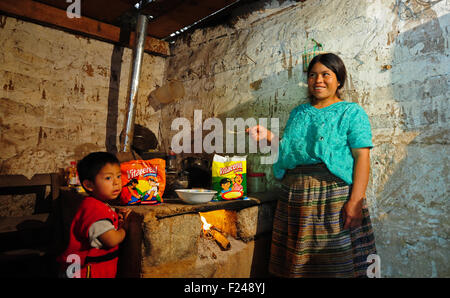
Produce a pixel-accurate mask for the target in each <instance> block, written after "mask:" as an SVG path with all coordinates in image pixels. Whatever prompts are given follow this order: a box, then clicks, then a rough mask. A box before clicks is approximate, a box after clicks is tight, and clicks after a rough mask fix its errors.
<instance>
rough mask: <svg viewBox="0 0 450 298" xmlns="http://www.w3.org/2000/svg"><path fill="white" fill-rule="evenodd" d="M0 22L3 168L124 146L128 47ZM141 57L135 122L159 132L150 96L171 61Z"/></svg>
mask: <svg viewBox="0 0 450 298" xmlns="http://www.w3.org/2000/svg"><path fill="white" fill-rule="evenodd" d="M0 24H1V25H0V174H24V175H26V176H28V177H31V176H32V175H33V174H35V173H48V172H55V171H58V169H60V168H65V167H67V166H69V165H70V161H71V160H79V159H81V158H82V157H83V156H84V155H85V154H87V153H89V152H91V151H96V150H106V149H108V150H111V148H114V147H116V148H119V133H120V132H121V131H122V130H123V128H124V117H125V115H126V102H127V92H128V83H129V73H130V63H131V59H132V53H131V52H132V51H131V49H128V48H121V47H116V48H115V47H114V46H113V45H112V44H109V43H105V42H101V41H97V40H93V39H89V38H85V37H81V36H77V35H74V34H69V33H65V32H62V31H59V30H54V29H51V28H48V27H43V26H40V25H36V24H32V23H28V22H23V21H21V20H18V19H15V18H11V17H5V16H1V22H0ZM143 63H144V67H143V71H142V76H141V80H140V86H139V94H138V95H139V96H138V104H137V105H138V107H137V112H136V123H138V124H141V125H144V126H146V127H148V128H149V129H151V130H152V131H153V132H154V133H155V134H158V129H159V122H160V111H155V110H154V109H153V108H152V107H151V106H149V105H148V100H147V97H148V95H149V94H150V92H151V91H152V90H153V89H155V86H156V85H162V79H163V77H164V71H165V63H166V62H165V59H164V58H161V57H155V56H152V55H149V54H144V61H143ZM107 147H111V148H107Z"/></svg>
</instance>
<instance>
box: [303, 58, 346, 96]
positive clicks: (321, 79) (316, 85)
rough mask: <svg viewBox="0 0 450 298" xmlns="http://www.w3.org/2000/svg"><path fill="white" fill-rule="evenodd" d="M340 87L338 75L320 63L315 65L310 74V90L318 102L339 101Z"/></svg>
mask: <svg viewBox="0 0 450 298" xmlns="http://www.w3.org/2000/svg"><path fill="white" fill-rule="evenodd" d="M338 87H339V82H338V80H337V77H336V74H335V73H334V72H333V71H332V70H331V69H329V68H328V67H326V66H325V65H323V64H322V63H320V62H317V63H316V64H314V66H313V67H312V69H311V72H310V73H309V74H308V90H309V92H310V93H311V95H312V96H314V98H316V99H318V100H327V99H331V100H334V99H337V95H336V91H337V88H338Z"/></svg>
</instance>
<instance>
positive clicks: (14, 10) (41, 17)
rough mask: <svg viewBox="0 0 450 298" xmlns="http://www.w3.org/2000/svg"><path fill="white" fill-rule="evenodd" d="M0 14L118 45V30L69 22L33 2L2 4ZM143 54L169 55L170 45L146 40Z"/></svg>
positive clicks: (96, 23) (22, 0)
mask: <svg viewBox="0 0 450 298" xmlns="http://www.w3.org/2000/svg"><path fill="white" fill-rule="evenodd" d="M0 12H5V13H7V14H9V15H12V16H14V17H18V18H25V19H26V20H29V21H32V22H37V23H39V24H42V25H51V26H53V27H56V28H58V29H63V30H65V31H69V32H73V33H77V34H80V35H85V36H88V37H92V38H96V39H99V40H102V41H106V42H110V43H114V44H121V39H120V30H121V29H120V27H117V26H113V25H110V24H106V23H102V22H99V21H97V20H94V19H91V18H87V17H83V16H81V18H72V19H71V18H69V17H67V14H66V11H65V10H62V9H59V8H55V7H53V6H49V5H45V4H42V3H39V2H35V1H32V0H20V1H17V0H1V1H0ZM134 39H135V33H134V32H131V33H130V38H129V42H128V43H127V44H126V45H123V46H126V47H129V48H133V47H134ZM145 51H146V52H147V53H150V54H155V55H159V56H163V57H167V56H169V55H170V49H169V44H168V43H167V42H166V41H163V40H159V39H156V38H153V37H151V36H147V38H146V41H145Z"/></svg>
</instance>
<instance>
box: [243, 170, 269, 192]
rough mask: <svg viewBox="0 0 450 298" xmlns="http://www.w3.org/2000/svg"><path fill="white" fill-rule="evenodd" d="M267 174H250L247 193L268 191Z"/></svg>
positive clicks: (248, 175)
mask: <svg viewBox="0 0 450 298" xmlns="http://www.w3.org/2000/svg"><path fill="white" fill-rule="evenodd" d="M266 183H267V182H266V173H248V174H247V191H248V193H257V192H265V191H266Z"/></svg>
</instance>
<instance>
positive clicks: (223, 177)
mask: <svg viewBox="0 0 450 298" xmlns="http://www.w3.org/2000/svg"><path fill="white" fill-rule="evenodd" d="M212 188H213V189H214V190H216V191H217V195H216V196H215V197H214V199H213V201H224V200H237V199H247V197H246V195H247V157H246V156H233V157H224V156H220V155H217V154H215V155H214V158H213V162H212Z"/></svg>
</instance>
